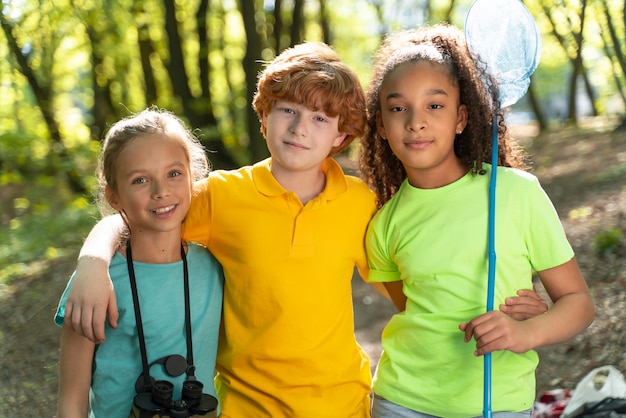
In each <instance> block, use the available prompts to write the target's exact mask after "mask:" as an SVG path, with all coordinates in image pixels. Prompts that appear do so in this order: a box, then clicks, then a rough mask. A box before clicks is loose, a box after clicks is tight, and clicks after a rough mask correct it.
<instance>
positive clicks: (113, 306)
mask: <svg viewBox="0 0 626 418" xmlns="http://www.w3.org/2000/svg"><path fill="white" fill-rule="evenodd" d="M107 314H108V315H109V325H111V328H117V320H118V318H119V313H118V311H117V297H116V296H115V290H113V289H111V292H110V297H109V304H108V307H107Z"/></svg>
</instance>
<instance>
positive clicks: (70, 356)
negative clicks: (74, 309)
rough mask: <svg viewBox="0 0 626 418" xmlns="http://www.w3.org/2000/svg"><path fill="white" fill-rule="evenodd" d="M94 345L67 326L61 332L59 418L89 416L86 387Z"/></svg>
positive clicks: (87, 385) (89, 376)
mask: <svg viewBox="0 0 626 418" xmlns="http://www.w3.org/2000/svg"><path fill="white" fill-rule="evenodd" d="M93 352H94V345H93V344H92V343H91V342H90V341H88V340H87V339H86V338H83V337H81V336H79V335H78V334H76V333H75V332H74V331H72V330H71V329H70V328H69V327H68V326H67V325H64V326H63V330H62V333H61V350H60V356H59V393H58V402H57V417H58V418H74V417H77V418H78V417H80V418H86V417H87V416H88V415H89V387H90V385H91V363H92V360H93Z"/></svg>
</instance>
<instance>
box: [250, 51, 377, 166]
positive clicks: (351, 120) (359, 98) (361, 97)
mask: <svg viewBox="0 0 626 418" xmlns="http://www.w3.org/2000/svg"><path fill="white" fill-rule="evenodd" d="M278 100H286V101H288V102H294V103H301V104H304V105H305V106H306V107H308V108H309V109H311V110H315V111H317V110H322V111H324V113H326V114H327V115H328V116H330V117H335V116H338V119H339V120H338V128H339V132H341V133H345V134H347V135H346V138H345V139H344V140H343V142H342V143H341V145H339V146H337V147H333V148H332V150H331V152H330V155H331V156H332V155H336V154H338V153H340V152H341V151H343V150H344V149H346V148H347V147H348V145H350V143H351V142H352V141H353V140H354V138H355V137H360V136H362V135H363V130H364V126H365V118H366V113H365V92H364V91H363V87H362V86H361V83H360V81H359V78H358V77H357V75H356V74H355V73H354V71H352V70H351V69H350V68H349V67H348V66H347V65H346V64H344V63H343V62H342V61H341V60H340V58H339V56H338V55H337V53H336V52H335V51H334V50H333V49H332V48H331V47H330V46H328V45H326V44H324V43H322V42H305V43H302V44H299V45H296V46H294V47H292V48H289V49H286V50H284V51H283V52H282V53H281V54H280V55H278V56H277V57H276V58H275V59H274V60H273V61H272V62H270V63H269V64H268V65H267V67H266V68H265V70H263V71H262V72H261V73H260V74H259V79H258V83H257V91H256V93H255V95H254V99H253V101H252V105H253V107H254V110H255V111H256V112H257V115H258V116H259V119H260V120H261V119H262V117H263V115H264V114H267V113H269V112H270V111H271V110H272V108H273V107H274V105H275V104H276V102H277V101H278ZM265 131H266V128H265V126H264V125H263V123H261V132H262V133H263V135H265V134H266V132H265Z"/></svg>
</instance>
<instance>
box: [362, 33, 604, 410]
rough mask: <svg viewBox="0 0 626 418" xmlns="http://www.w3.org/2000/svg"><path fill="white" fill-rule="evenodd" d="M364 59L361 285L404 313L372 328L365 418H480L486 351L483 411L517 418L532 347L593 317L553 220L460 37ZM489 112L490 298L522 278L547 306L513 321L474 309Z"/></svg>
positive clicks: (481, 287) (480, 298)
mask: <svg viewBox="0 0 626 418" xmlns="http://www.w3.org/2000/svg"><path fill="white" fill-rule="evenodd" d="M376 58H377V59H376V63H375V69H374V75H373V79H372V82H371V85H370V89H369V91H368V95H367V100H368V124H367V132H366V135H365V138H364V140H363V145H362V151H361V156H360V166H361V167H360V168H361V172H362V175H363V176H364V178H365V180H366V182H367V183H368V184H369V186H370V187H371V188H372V189H373V190H374V191H375V193H376V195H377V198H378V205H379V207H382V208H381V209H380V211H379V212H378V213H377V214H376V215H375V217H374V218H373V220H372V222H371V224H370V226H369V229H368V232H367V238H366V244H367V254H368V261H369V264H370V269H371V271H370V276H369V280H370V281H375V282H394V281H397V283H398V285H399V286H402V289H403V292H404V293H405V295H406V296H407V304H406V310H405V311H404V312H402V313H400V314H397V315H395V316H394V317H393V318H392V319H391V321H390V322H389V324H388V325H387V327H386V328H385V330H384V332H383V336H382V340H383V341H382V345H383V349H384V352H383V355H382V357H381V359H380V362H379V365H378V369H377V372H376V377H375V381H374V392H375V395H376V396H375V400H374V405H373V417H376V418H380V417H424V416H445V417H467V416H479V415H481V411H482V406H483V405H482V400H483V396H482V395H483V359H482V357H481V356H482V355H483V354H486V353H492V357H493V358H492V361H493V411H495V413H494V416H498V417H503V416H507V417H508V416H515V417H517V416H519V417H530V414H531V409H532V405H533V401H534V396H535V377H534V371H535V368H536V366H537V363H538V360H537V354H536V353H535V352H534V351H533V348H535V347H538V346H542V345H547V344H554V343H558V342H562V341H564V340H567V339H569V338H571V337H573V336H574V335H576V334H577V333H579V332H581V331H582V330H583V329H584V328H585V327H587V326H588V325H589V324H590V323H591V321H592V320H593V315H594V313H593V303H592V300H591V297H590V294H589V290H588V288H587V285H586V284H585V280H584V278H583V276H582V274H581V272H580V270H579V268H578V266H577V263H576V260H575V258H574V254H573V251H572V248H571V246H570V245H569V243H568V241H567V238H566V236H565V233H564V231H563V228H562V226H561V223H560V221H559V218H558V215H557V214H556V211H555V210H554V207H553V205H552V204H551V202H550V200H549V199H548V197H547V196H546V194H545V192H544V191H543V189H542V188H541V186H540V185H539V183H538V181H537V179H536V177H534V176H533V175H531V174H529V173H527V172H525V171H522V170H521V169H522V168H524V167H525V166H524V160H523V156H522V152H521V150H520V148H519V147H518V146H517V145H516V144H515V143H514V142H513V140H512V139H511V137H510V135H509V132H508V131H507V128H506V125H505V123H504V118H503V114H502V112H501V111H500V110H499V109H498V102H497V86H496V84H495V83H494V80H493V79H492V78H491V77H489V76H488V74H487V73H486V71H485V68H484V65H481V64H480V61H479V60H478V59H476V57H474V56H473V55H472V54H471V53H470V52H469V51H468V49H467V46H466V44H465V41H464V38H463V36H462V32H461V31H459V30H458V29H456V28H454V27H453V26H449V25H444V24H441V25H436V26H431V27H425V28H422V29H418V30H413V31H405V32H401V33H398V34H394V35H390V36H389V37H388V38H387V39H386V40H385V41H384V43H383V45H382V46H381V48H380V49H379V51H378V53H377V57H376ZM494 112H497V114H496V117H497V123H498V133H499V142H500V144H499V150H500V151H499V158H498V160H499V161H498V165H499V167H497V170H498V195H497V203H496V214H497V216H496V240H495V241H496V245H497V247H496V250H497V254H498V264H497V270H496V274H497V280H496V289H495V301H496V302H497V303H503V301H504V300H505V298H506V296H507V295H510V294H514V292H515V289H518V288H524V287H530V286H531V283H532V274H533V271H535V272H537V274H538V275H539V277H540V279H541V281H542V283H543V285H544V287H545V288H546V290H547V292H548V294H549V296H550V298H551V299H552V301H553V302H554V303H553V305H552V306H551V308H550V309H549V310H548V312H547V313H546V314H544V315H539V316H536V317H533V318H529V319H527V320H524V321H521V320H515V319H513V318H511V317H509V316H507V315H505V314H503V313H502V312H501V311H500V310H495V311H491V312H489V313H485V306H484V305H485V299H486V294H487V268H488V263H487V213H488V190H489V178H490V176H489V175H488V174H489V173H490V172H491V170H492V166H491V165H490V164H489V163H488V161H489V160H490V156H491V128H492V117H493V115H494ZM496 306H497V305H496ZM472 338H473V339H474V340H475V341H476V342H475V344H469V342H470V340H471V339H472Z"/></svg>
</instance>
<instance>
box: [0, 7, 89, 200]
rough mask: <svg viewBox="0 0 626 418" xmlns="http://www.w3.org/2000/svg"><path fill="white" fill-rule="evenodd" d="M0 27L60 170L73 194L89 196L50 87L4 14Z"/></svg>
mask: <svg viewBox="0 0 626 418" xmlns="http://www.w3.org/2000/svg"><path fill="white" fill-rule="evenodd" d="M0 26H2V30H3V31H4V35H5V37H6V40H7V44H8V46H9V50H10V51H11V53H12V54H13V56H14V57H15V60H16V61H17V64H18V70H19V71H20V73H22V75H23V76H24V77H26V79H27V80H28V85H29V86H30V88H31V90H32V91H33V95H34V96H35V100H36V101H37V104H38V106H39V109H40V111H41V114H42V116H43V119H44V121H45V122H46V125H47V127H48V132H49V134H50V139H51V141H52V142H53V146H52V147H51V149H52V150H53V151H52V152H53V153H56V155H57V156H58V157H59V160H60V161H61V164H59V167H58V168H59V169H60V170H62V172H63V173H64V174H65V176H66V177H67V181H68V184H69V186H70V189H71V190H72V191H73V192H75V193H80V194H87V193H88V191H87V187H86V186H85V185H84V184H83V181H82V178H81V176H80V175H79V174H78V172H77V171H76V169H75V164H74V162H73V160H72V158H71V157H70V155H69V153H68V151H67V148H66V147H65V144H64V143H63V139H62V138H61V133H60V130H59V125H58V124H57V122H56V119H55V118H54V109H53V108H52V100H51V94H50V93H51V92H50V86H49V85H45V84H42V82H40V80H39V79H38V78H37V75H36V74H35V71H34V70H33V69H32V68H31V67H30V65H29V63H28V55H25V54H24V53H22V51H23V50H22V49H21V48H20V47H19V45H18V44H17V40H16V39H15V37H14V36H13V27H12V26H11V23H9V22H8V21H7V20H6V19H5V17H4V15H3V14H2V13H0Z"/></svg>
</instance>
